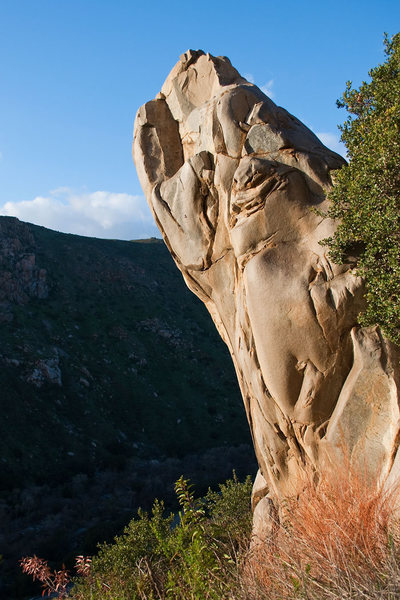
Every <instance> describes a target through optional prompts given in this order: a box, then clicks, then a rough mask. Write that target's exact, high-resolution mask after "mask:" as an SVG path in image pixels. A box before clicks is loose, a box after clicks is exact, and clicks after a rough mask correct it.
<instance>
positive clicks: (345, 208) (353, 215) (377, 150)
mask: <svg viewBox="0 0 400 600" xmlns="http://www.w3.org/2000/svg"><path fill="white" fill-rule="evenodd" d="M384 43H385V54H386V60H385V62H384V63H383V64H381V65H378V66H377V67H375V68H373V69H371V71H370V72H369V76H370V81H369V82H363V83H362V85H361V86H360V88H359V89H353V88H352V83H351V82H350V81H348V82H347V84H346V89H345V92H344V94H343V96H342V97H341V98H340V99H339V100H338V101H337V105H338V107H340V108H345V109H346V110H347V111H348V113H349V115H348V117H347V120H346V121H345V123H344V124H343V125H342V126H340V130H341V131H342V136H341V139H342V141H343V142H344V143H345V144H346V147H347V151H348V157H349V164H348V165H347V166H345V167H344V168H342V169H341V170H340V171H338V172H337V174H335V180H334V183H335V185H334V187H333V189H332V191H331V192H330V194H329V196H328V197H329V198H330V200H331V208H330V210H329V212H328V216H329V217H332V218H335V219H339V220H340V224H339V226H338V229H337V232H336V233H335V235H334V236H333V237H332V238H329V239H328V240H324V243H327V245H328V246H329V248H330V256H331V258H332V259H333V260H334V261H335V262H339V263H343V262H346V261H348V260H349V257H350V256H353V257H355V260H356V263H355V265H356V272H357V274H359V275H361V276H362V277H364V279H365V285H366V296H365V297H366V308H365V311H364V312H363V314H362V315H360V319H359V320H360V323H361V324H362V325H374V324H378V325H380V326H381V327H382V329H383V330H384V332H385V333H386V334H387V335H388V336H389V337H390V338H391V339H392V340H393V341H395V342H397V343H400V135H399V132H400V33H398V34H396V35H395V36H393V37H392V38H391V39H389V38H388V36H387V35H385V41H384Z"/></svg>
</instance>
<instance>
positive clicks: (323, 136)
mask: <svg viewBox="0 0 400 600" xmlns="http://www.w3.org/2000/svg"><path fill="white" fill-rule="evenodd" d="M315 135H316V136H317V137H318V138H319V139H320V140H321V142H322V143H323V144H324V145H325V146H326V147H327V148H329V149H330V150H333V151H334V152H337V153H338V154H341V156H343V157H344V158H346V156H347V152H346V146H345V145H344V144H343V142H341V141H340V138H339V136H338V135H336V134H334V133H329V132H323V131H316V132H315Z"/></svg>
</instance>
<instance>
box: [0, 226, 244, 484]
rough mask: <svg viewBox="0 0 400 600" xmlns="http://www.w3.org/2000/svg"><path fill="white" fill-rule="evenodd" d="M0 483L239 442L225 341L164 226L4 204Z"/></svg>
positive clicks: (239, 411) (240, 415) (239, 413)
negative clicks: (33, 213)
mask: <svg viewBox="0 0 400 600" xmlns="http://www.w3.org/2000/svg"><path fill="white" fill-rule="evenodd" d="M0 259H1V262H0V321H1V323H0V332H1V333H0V340H1V344H0V367H1V368H0V389H1V396H0V407H1V412H2V415H3V418H2V419H1V420H0V455H1V460H2V469H1V472H0V485H1V487H2V488H3V489H9V488H10V487H17V486H18V487H20V486H21V485H23V484H24V485H25V484H27V483H29V482H38V483H42V482H44V481H49V480H51V481H53V482H56V481H58V480H60V478H61V479H63V480H64V479H65V477H66V476H67V475H68V473H70V474H74V473H77V472H79V473H88V474H90V473H93V471H95V470H96V469H99V468H122V467H123V465H124V464H125V462H126V460H127V459H128V458H129V457H132V456H137V457H140V458H156V459H159V458H160V457H181V456H183V455H185V454H187V453H189V452H198V451H202V450H206V449H210V448H213V447H218V446H224V445H227V446H232V445H238V444H240V443H249V434H248V429H247V424H246V422H245V417H244V411H243V408H242V403H241V398H240V394H239V391H238V388H237V384H236V377H235V374H234V371H233V367H232V364H231V360H230V357H229V353H228V351H227V349H226V347H225V346H224V344H223V343H222V342H221V340H220V339H219V336H218V334H217V332H216V331H215V329H214V326H213V324H212V322H211V319H210V317H209V315H208V314H207V313H206V311H205V309H204V308H203V306H202V304H201V303H200V302H199V301H197V299H196V298H195V297H194V296H193V295H192V294H191V293H190V292H189V291H188V290H187V288H186V286H185V284H184V283H183V281H182V279H181V276H180V274H179V272H178V270H177V269H176V267H175V265H174V264H173V262H172V259H171V258H170V255H169V252H168V251H167V249H166V248H165V246H164V244H163V243H162V242H161V241H160V240H155V239H153V240H150V241H147V243H146V242H123V241H113V240H100V239H93V238H85V237H80V236H75V235H67V234H62V233H57V232H54V231H51V230H47V229H45V228H43V227H38V226H34V225H30V224H25V223H22V222H20V221H18V220H17V219H15V218H10V217H0Z"/></svg>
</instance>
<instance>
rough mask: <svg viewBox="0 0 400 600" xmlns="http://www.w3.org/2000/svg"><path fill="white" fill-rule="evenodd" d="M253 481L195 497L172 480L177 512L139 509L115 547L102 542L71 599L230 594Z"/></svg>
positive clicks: (199, 599) (244, 540) (213, 599)
mask: <svg viewBox="0 0 400 600" xmlns="http://www.w3.org/2000/svg"><path fill="white" fill-rule="evenodd" d="M251 487H252V483H251V478H250V477H248V478H247V479H246V480H245V481H244V482H239V481H238V479H237V478H236V476H234V478H233V479H232V480H229V481H227V482H226V483H225V484H222V485H220V491H219V492H213V491H211V490H210V491H209V492H208V494H207V495H206V496H205V497H204V498H202V499H195V497H194V493H193V488H192V486H191V484H190V483H189V482H188V481H187V480H185V479H183V477H181V478H180V479H179V480H178V481H177V482H176V484H175V491H176V495H177V498H178V501H179V504H180V508H181V510H180V512H179V515H177V516H175V515H174V514H168V515H167V514H165V510H164V504H163V502H160V501H158V500H156V501H155V502H154V505H153V509H152V513H151V515H148V514H147V513H145V512H142V511H140V512H139V514H138V518H136V519H133V520H132V521H131V522H130V524H129V525H128V527H127V528H126V529H125V531H124V533H123V535H121V536H119V537H117V538H115V543H114V544H104V545H102V546H101V547H100V551H99V554H98V556H96V557H94V558H93V560H92V564H91V567H90V573H88V575H87V576H86V577H83V578H79V579H78V580H77V581H76V582H75V585H74V587H73V591H72V592H71V596H70V597H71V598H73V599H74V600H89V599H91V600H108V599H110V600H111V599H113V600H116V599H118V600H136V599H143V600H144V599H146V600H151V599H166V600H169V599H171V600H172V599H176V598H179V599H182V600H183V599H185V598H187V599H189V598H190V599H193V600H206V599H210V600H220V599H221V598H227V599H228V598H230V597H231V589H232V584H233V581H234V579H235V576H234V572H235V571H236V556H237V554H238V552H239V550H240V549H241V548H244V546H245V545H246V544H248V541H249V538H250V531H251V512H250V494H251Z"/></svg>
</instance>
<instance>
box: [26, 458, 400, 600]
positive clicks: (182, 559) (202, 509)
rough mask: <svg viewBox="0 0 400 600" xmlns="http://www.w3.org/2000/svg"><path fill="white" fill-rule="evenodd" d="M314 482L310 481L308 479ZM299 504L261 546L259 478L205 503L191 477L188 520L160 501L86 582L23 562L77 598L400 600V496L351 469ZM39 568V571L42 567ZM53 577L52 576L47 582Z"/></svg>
mask: <svg viewBox="0 0 400 600" xmlns="http://www.w3.org/2000/svg"><path fill="white" fill-rule="evenodd" d="M307 475H308V476H307ZM314 475H315V474H314V473H311V472H310V473H309V474H306V477H305V480H304V487H303V490H302V493H301V494H300V496H299V497H295V498H289V499H287V502H286V503H285V506H284V508H283V509H282V510H284V512H285V514H284V517H285V518H284V519H283V520H282V524H281V525H280V526H279V527H274V534H273V537H271V538H270V539H268V540H257V539H256V538H253V539H252V543H251V544H250V541H251V512H250V508H249V500H250V493H251V487H252V486H251V480H250V478H247V479H246V481H244V482H242V483H241V482H239V481H238V480H237V478H236V477H234V478H233V480H229V481H227V482H226V483H225V484H223V485H221V486H220V491H219V492H213V491H209V492H208V494H207V495H206V496H205V497H204V498H201V499H196V498H195V496H194V494H193V489H192V486H191V485H190V484H189V482H188V481H187V480H184V479H183V478H182V477H181V478H180V479H179V480H178V481H177V483H176V486H175V489H176V493H177V497H178V501H179V504H180V508H181V510H180V512H179V514H178V515H174V514H168V515H167V514H165V510H164V506H163V503H162V502H159V501H157V500H156V501H155V502H154V506H153V510H152V513H151V515H148V514H146V513H144V512H140V513H139V515H138V517H137V518H135V519H133V520H132V521H131V523H130V524H129V525H128V527H127V528H126V529H125V532H124V533H123V535H121V536H119V537H116V538H115V542H114V543H113V544H103V545H102V546H100V550H99V553H98V555H97V556H95V557H93V558H92V559H89V558H87V557H83V556H81V557H78V559H77V564H76V567H77V570H78V573H79V574H80V577H78V578H76V579H75V581H74V583H73V587H72V588H71V585H70V584H71V579H70V578H67V577H66V576H65V573H64V572H61V571H60V572H58V571H54V572H51V571H50V570H49V568H48V566H47V563H46V561H42V560H41V559H38V558H37V557H34V558H33V559H23V562H25V564H26V565H27V566H28V569H30V570H28V569H26V572H28V573H30V574H34V573H36V574H37V575H39V577H38V578H39V580H40V581H43V583H44V584H45V591H46V590H48V591H54V590H55V589H56V585H57V584H59V585H58V591H61V594H62V597H65V598H69V599H70V600H144V599H146V600H208V599H209V600H299V599H300V598H303V599H307V600H343V599H346V600H361V599H363V600H395V599H398V598H400V524H399V521H398V519H397V518H395V512H394V508H395V507H396V506H399V491H398V490H389V491H387V490H385V489H384V487H383V486H382V485H377V486H375V487H374V486H373V485H371V484H368V483H367V482H366V481H365V479H363V478H362V477H359V476H357V474H355V473H354V472H352V470H351V468H349V467H347V468H342V470H340V469H336V471H335V473H333V474H331V475H330V476H325V477H321V478H320V481H319V484H318V485H317V486H316V485H315V477H314ZM35 565H36V566H35ZM42 575H43V577H42Z"/></svg>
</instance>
